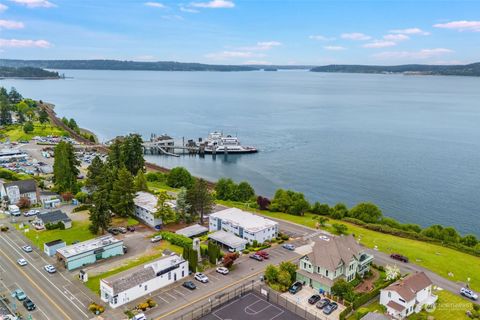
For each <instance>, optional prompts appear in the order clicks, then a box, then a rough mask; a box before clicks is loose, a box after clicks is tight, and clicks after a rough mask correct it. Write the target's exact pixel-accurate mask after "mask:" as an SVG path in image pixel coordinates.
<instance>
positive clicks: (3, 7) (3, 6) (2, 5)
mask: <svg viewBox="0 0 480 320" xmlns="http://www.w3.org/2000/svg"><path fill="white" fill-rule="evenodd" d="M7 9H8V7H7V6H6V5H4V4H3V3H0V12H4V11H5V10H7Z"/></svg>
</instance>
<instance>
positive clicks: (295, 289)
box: [288, 281, 303, 294]
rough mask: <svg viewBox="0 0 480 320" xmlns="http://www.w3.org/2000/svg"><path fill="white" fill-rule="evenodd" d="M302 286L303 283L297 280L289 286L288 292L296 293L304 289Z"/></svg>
mask: <svg viewBox="0 0 480 320" xmlns="http://www.w3.org/2000/svg"><path fill="white" fill-rule="evenodd" d="M302 287H303V284H302V283H301V282H300V281H296V282H295V283H293V284H292V285H291V286H290V288H288V292H290V293H291V294H295V293H297V292H298V291H300V290H302Z"/></svg>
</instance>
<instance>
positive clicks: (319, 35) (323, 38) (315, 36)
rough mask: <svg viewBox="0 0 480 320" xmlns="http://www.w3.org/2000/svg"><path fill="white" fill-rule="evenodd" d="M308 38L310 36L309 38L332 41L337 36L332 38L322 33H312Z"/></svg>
mask: <svg viewBox="0 0 480 320" xmlns="http://www.w3.org/2000/svg"><path fill="white" fill-rule="evenodd" d="M308 38H309V39H312V40H318V41H331V40H335V38H330V37H326V36H322V35H321V34H316V35H311V36H309V37H308Z"/></svg>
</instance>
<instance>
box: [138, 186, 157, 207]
mask: <svg viewBox="0 0 480 320" xmlns="http://www.w3.org/2000/svg"><path fill="white" fill-rule="evenodd" d="M134 202H135V205H136V206H139V207H141V208H143V209H145V210H147V211H150V212H156V211H157V208H156V206H157V202H158V199H157V197H155V196H154V195H153V194H151V193H148V192H144V191H140V192H137V194H136V196H135V199H134Z"/></svg>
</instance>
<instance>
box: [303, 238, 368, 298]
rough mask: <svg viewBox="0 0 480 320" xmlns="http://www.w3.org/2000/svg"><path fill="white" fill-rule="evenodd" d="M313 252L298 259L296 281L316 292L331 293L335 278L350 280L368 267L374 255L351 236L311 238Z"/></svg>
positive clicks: (361, 273)
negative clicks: (367, 251)
mask: <svg viewBox="0 0 480 320" xmlns="http://www.w3.org/2000/svg"><path fill="white" fill-rule="evenodd" d="M314 241H315V242H314V245H313V247H312V252H311V253H309V254H307V255H305V256H303V257H302V258H301V259H300V262H299V265H298V270H297V280H299V281H302V282H304V283H305V284H306V285H309V286H311V287H312V288H314V289H315V290H318V291H319V292H327V293H330V292H331V288H332V286H333V284H334V283H335V281H337V280H339V279H344V280H345V281H347V282H350V281H353V280H354V279H355V277H356V276H357V274H358V275H360V276H361V275H363V274H364V273H365V272H367V271H368V270H369V269H370V265H371V264H372V262H373V256H372V255H369V254H368V253H366V252H365V248H363V247H361V246H360V245H359V244H358V243H357V241H355V238H354V237H353V236H352V235H349V236H340V237H334V236H325V235H322V236H320V237H318V238H317V239H315V240H314Z"/></svg>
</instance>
